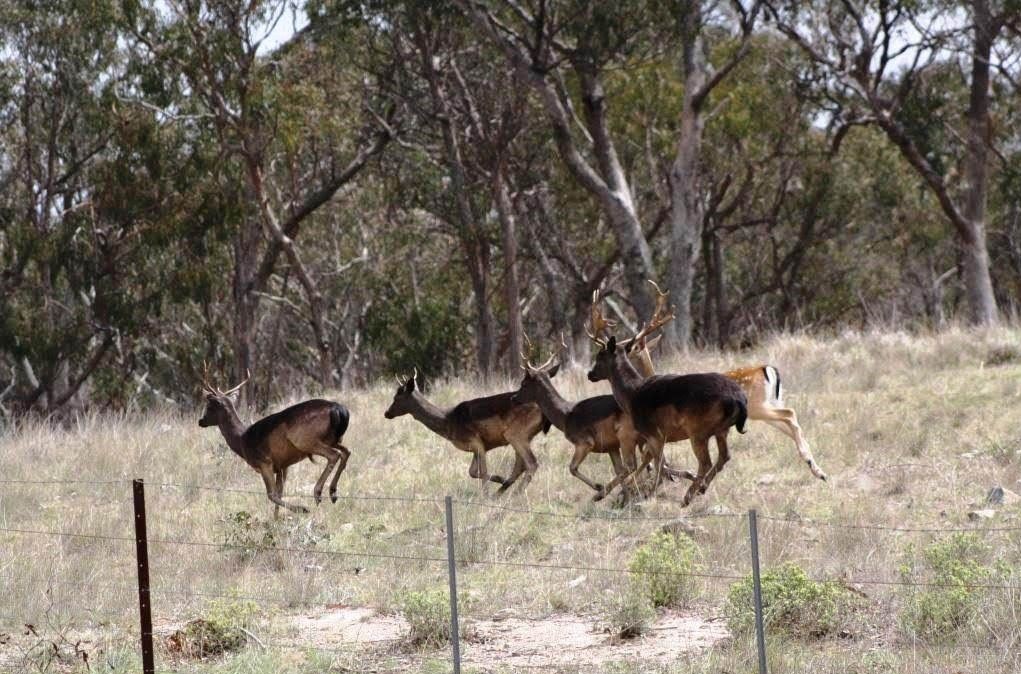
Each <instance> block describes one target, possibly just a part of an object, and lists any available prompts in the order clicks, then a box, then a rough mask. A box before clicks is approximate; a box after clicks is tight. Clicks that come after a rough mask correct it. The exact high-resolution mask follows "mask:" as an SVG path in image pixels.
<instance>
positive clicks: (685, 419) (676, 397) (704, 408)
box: [588, 302, 748, 506]
mask: <svg viewBox="0 0 1021 674" xmlns="http://www.w3.org/2000/svg"><path fill="white" fill-rule="evenodd" d="M664 306H665V302H660V303H659V304H658V306H657V310H656V315H655V316H654V317H653V318H652V319H651V320H650V321H649V322H648V323H647V324H646V325H645V326H644V327H643V328H642V330H641V331H640V332H639V333H638V334H637V335H635V337H634V338H632V339H630V340H628V342H627V346H626V347H623V346H622V347H618V345H617V342H616V338H615V337H610V339H609V340H608V341H607V342H606V343H605V344H604V345H603V347H602V349H600V351H599V353H598V354H597V355H596V361H595V364H594V365H593V367H592V370H591V371H590V372H589V374H588V378H589V381H593V382H596V381H603V380H606V379H608V380H609V381H610V386H611V388H612V390H613V396H614V398H615V399H616V400H617V403H618V404H619V405H620V406H621V408H622V409H624V410H625V411H626V412H627V413H628V415H630V417H631V421H632V423H633V424H634V427H635V431H636V432H637V433H638V436H639V439H640V440H643V441H644V442H645V447H644V451H643V456H642V462H641V463H640V465H639V466H637V467H636V468H635V471H634V472H633V473H632V474H631V475H630V476H625V477H623V478H622V477H619V476H618V477H616V478H614V479H613V480H612V481H611V482H610V484H608V485H607V486H606V491H605V493H610V492H611V491H612V490H613V489H614V488H615V487H616V486H617V485H618V484H620V483H621V482H622V481H623V480H625V479H633V478H634V477H635V476H636V475H637V473H638V472H639V471H641V470H643V469H644V468H645V467H646V466H648V465H649V463H650V462H651V461H653V460H654V459H655V460H656V461H657V462H660V461H661V460H662V455H663V446H664V445H665V444H666V443H667V442H675V441H678V440H685V439H690V440H691V447H692V451H693V452H694V454H695V458H696V459H697V460H698V473H697V474H696V475H695V476H694V479H693V480H692V483H691V486H690V487H689V488H688V491H687V492H686V493H685V495H684V499H683V501H682V505H684V506H686V505H688V504H689V503H691V500H692V499H693V498H694V496H695V494H696V493H704V492H705V490H706V488H708V486H709V484H710V483H711V482H712V480H713V478H714V477H715V476H716V474H717V473H719V472H720V470H721V469H722V468H723V466H724V464H726V462H727V461H728V459H729V457H730V454H729V450H728V448H727V433H728V432H729V430H730V427H731V426H736V427H737V430H738V432H741V433H743V432H744V424H745V420H746V419H747V416H748V413H747V405H748V399H747V396H745V393H744V391H743V390H742V389H741V387H740V386H738V385H737V384H736V383H735V382H734V381H733V380H731V379H728V378H727V377H724V376H723V375H721V374H717V373H705V374H687V375H656V376H653V377H647V378H646V377H642V376H641V375H640V374H639V373H638V371H637V370H636V369H635V367H634V366H633V365H632V364H631V361H630V360H629V358H628V355H629V354H628V351H629V350H630V349H632V348H633V347H634V346H635V345H637V344H638V343H640V341H641V340H642V339H643V338H645V337H646V336H648V334H649V333H651V332H653V331H654V330H656V329H658V328H660V327H662V326H663V325H664V324H665V323H666V322H667V321H669V320H671V319H672V318H673V316H672V315H670V316H667V315H665V313H664V311H663V309H664ZM709 438H716V446H717V449H718V456H717V460H716V463H713V461H712V457H711V456H710V454H709ZM604 495H605V494H597V495H596V500H599V499H600V498H602V497H603V496H604Z"/></svg>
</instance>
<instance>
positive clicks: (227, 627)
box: [167, 599, 258, 658]
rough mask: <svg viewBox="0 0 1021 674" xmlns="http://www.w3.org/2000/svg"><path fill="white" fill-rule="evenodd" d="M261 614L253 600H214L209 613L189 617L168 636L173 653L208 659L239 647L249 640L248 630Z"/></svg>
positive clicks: (169, 647)
mask: <svg viewBox="0 0 1021 674" xmlns="http://www.w3.org/2000/svg"><path fill="white" fill-rule="evenodd" d="M257 613H258V608H257V607H256V605H255V604H254V603H252V602H250V601H244V602H242V601H233V600H221V599H218V600H216V601H213V602H210V603H209V605H208V606H207V608H206V611H205V615H204V616H202V617H199V618H195V619H194V620H189V621H188V622H187V623H185V625H184V627H182V628H181V629H179V630H177V631H176V632H174V633H173V634H171V635H170V637H168V639H167V647H168V649H169V650H170V651H171V652H173V653H179V654H181V655H183V656H185V657H189V658H204V657H209V656H211V655H220V654H223V653H229V652H231V651H236V650H239V649H240V648H241V647H242V646H244V645H245V643H246V642H247V640H248V634H247V632H248V631H249V630H250V628H251V627H252V624H253V622H254V620H255V616H256V614H257Z"/></svg>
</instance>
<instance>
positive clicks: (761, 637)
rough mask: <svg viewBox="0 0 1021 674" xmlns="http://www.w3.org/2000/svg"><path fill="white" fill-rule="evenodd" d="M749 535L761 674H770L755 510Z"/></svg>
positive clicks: (751, 512)
mask: <svg viewBox="0 0 1021 674" xmlns="http://www.w3.org/2000/svg"><path fill="white" fill-rule="evenodd" d="M748 533H749V535H750V537H751V541H752V583H753V585H752V589H753V594H754V595H755V637H756V641H757V642H758V645H759V674H768V670H767V668H766V632H765V629H763V626H762V583H761V581H760V580H759V528H758V523H757V520H756V514H755V509H754V508H752V509H751V510H749V511H748Z"/></svg>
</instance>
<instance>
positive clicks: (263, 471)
mask: <svg viewBox="0 0 1021 674" xmlns="http://www.w3.org/2000/svg"><path fill="white" fill-rule="evenodd" d="M259 474H260V475H262V481H263V483H264V484H265V485H266V496H268V497H269V500H270V501H272V502H273V503H275V504H277V505H278V506H281V507H283V508H287V509H288V510H290V511H291V512H295V513H307V512H308V508H306V507H305V506H300V505H292V504H290V503H285V502H284V500H283V499H282V498H280V494H278V493H277V491H276V485H275V484H274V483H273V478H274V477H275V475H274V472H273V467H272V466H270V465H269V464H263V465H262V466H260V467H259Z"/></svg>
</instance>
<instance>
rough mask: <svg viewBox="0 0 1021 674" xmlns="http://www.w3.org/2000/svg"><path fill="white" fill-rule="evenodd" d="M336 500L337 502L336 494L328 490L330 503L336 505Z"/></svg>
mask: <svg viewBox="0 0 1021 674" xmlns="http://www.w3.org/2000/svg"><path fill="white" fill-rule="evenodd" d="M337 500H338V499H337V492H336V491H334V490H333V489H331V490H330V503H336V502H337Z"/></svg>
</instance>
